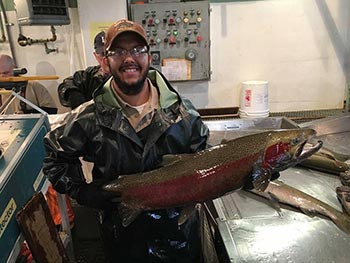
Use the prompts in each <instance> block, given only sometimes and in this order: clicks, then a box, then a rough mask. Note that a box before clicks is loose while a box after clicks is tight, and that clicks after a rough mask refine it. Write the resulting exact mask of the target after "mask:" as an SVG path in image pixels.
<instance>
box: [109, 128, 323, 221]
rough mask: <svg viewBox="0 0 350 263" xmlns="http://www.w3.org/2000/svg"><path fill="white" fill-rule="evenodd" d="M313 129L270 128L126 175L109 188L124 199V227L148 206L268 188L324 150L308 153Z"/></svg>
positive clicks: (318, 145) (121, 206)
mask: <svg viewBox="0 0 350 263" xmlns="http://www.w3.org/2000/svg"><path fill="white" fill-rule="evenodd" d="M315 133H316V132H315V131H314V130H312V129H291V130H276V131H267V132H262V133H258V134H254V135H248V136H244V137H240V138H237V139H234V140H231V141H227V142H225V143H224V144H220V145H218V146H214V147H212V148H209V149H206V150H203V151H200V152H198V153H194V154H182V155H175V156H174V161H173V162H171V163H170V164H168V165H166V166H163V167H161V168H158V169H155V170H152V171H149V172H144V173H139V174H132V175H125V176H120V177H119V178H118V179H116V180H114V181H112V182H110V183H108V184H105V185H104V186H103V189H104V190H105V191H107V192H108V193H109V194H110V195H111V196H116V197H118V201H119V202H120V204H119V207H118V208H119V212H120V215H121V217H122V223H123V225H124V226H127V225H129V224H130V223H131V222H132V221H133V220H134V219H135V218H136V216H137V215H138V214H139V213H141V212H142V211H145V210H155V209H162V208H168V207H179V206H186V205H189V204H193V203H198V202H204V201H207V200H210V199H214V198H217V197H219V196H222V195H224V194H225V193H227V192H230V191H233V190H237V189H240V188H242V187H243V186H245V185H246V184H247V183H249V184H252V186H253V187H254V188H255V189H257V190H261V191H262V190H264V189H265V188H266V186H267V185H268V183H269V181H270V177H271V174H272V173H274V172H278V171H282V170H284V169H287V168H288V167H291V166H294V165H296V164H297V163H299V162H301V161H302V160H304V159H305V158H308V157H309V156H311V155H312V154H313V153H315V152H316V151H318V150H319V149H320V148H321V146H322V143H321V142H318V143H316V144H315V145H314V147H311V148H309V149H308V150H307V151H304V150H303V148H304V145H305V143H306V142H307V141H308V140H309V139H310V138H311V137H313V136H314V135H315Z"/></svg>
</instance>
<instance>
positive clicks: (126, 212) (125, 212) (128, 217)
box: [118, 202, 142, 227]
mask: <svg viewBox="0 0 350 263" xmlns="http://www.w3.org/2000/svg"><path fill="white" fill-rule="evenodd" d="M118 212H119V215H120V217H121V219H122V225H123V227H127V226H129V225H130V224H131V223H132V222H134V221H135V219H136V218H137V217H138V216H139V215H140V214H141V212H142V210H141V209H133V208H131V207H129V206H127V205H126V204H124V203H123V202H121V203H120V204H119V205H118Z"/></svg>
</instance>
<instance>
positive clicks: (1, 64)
mask: <svg viewBox="0 0 350 263" xmlns="http://www.w3.org/2000/svg"><path fill="white" fill-rule="evenodd" d="M15 67H16V65H15V63H14V61H13V59H12V57H10V56H8V55H0V77H12V76H13V69H14V68H15ZM19 94H20V95H21V96H22V97H24V98H25V99H27V100H28V101H30V102H31V103H33V104H34V105H36V106H38V107H39V108H41V109H42V110H43V111H45V112H47V113H48V114H56V113H57V106H56V104H55V102H54V100H53V98H52V97H51V95H50V93H49V91H48V90H47V89H46V88H45V87H44V86H43V85H41V84H40V83H39V82H37V81H28V82H27V85H25V86H24V88H22V89H21V90H20V92H19ZM14 111H15V113H25V114H26V113H37V111H36V110H35V109H34V108H32V107H30V106H29V105H27V104H26V103H24V102H22V101H21V102H19V103H16V104H15V110H14Z"/></svg>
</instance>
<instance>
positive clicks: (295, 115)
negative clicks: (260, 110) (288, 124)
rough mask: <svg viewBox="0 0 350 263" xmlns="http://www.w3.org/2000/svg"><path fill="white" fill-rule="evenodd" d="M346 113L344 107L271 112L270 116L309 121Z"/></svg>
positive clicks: (297, 121) (298, 121)
mask: <svg viewBox="0 0 350 263" xmlns="http://www.w3.org/2000/svg"><path fill="white" fill-rule="evenodd" d="M341 113H344V110H343V109H328V110H310V111H287V112H271V113H270V117H286V118H288V119H290V120H292V121H294V122H296V123H303V122H308V121H312V120H316V119H322V118H326V117H330V116H335V115H338V114H341Z"/></svg>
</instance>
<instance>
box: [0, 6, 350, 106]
mask: <svg viewBox="0 0 350 263" xmlns="http://www.w3.org/2000/svg"><path fill="white" fill-rule="evenodd" d="M78 6H79V8H78V10H77V9H71V20H72V23H71V25H69V26H61V27H57V35H58V40H57V41H56V42H55V43H53V44H50V46H52V47H57V48H58V49H59V53H51V54H46V53H45V50H44V46H43V45H32V46H30V47H25V48H23V47H19V46H18V44H17V43H15V46H16V51H18V52H17V57H18V61H19V62H20V63H19V66H26V67H27V68H28V69H29V73H28V74H27V75H30V74H40V75H43V74H50V75H51V74H56V75H58V76H59V77H60V79H59V80H58V81H49V82H48V81H45V82H42V83H43V84H46V85H47V86H48V87H49V89H50V91H51V92H52V93H55V92H56V89H57V84H58V83H59V82H60V81H61V80H62V79H63V78H64V77H66V76H68V75H70V74H71V73H72V72H74V71H75V70H76V69H79V68H81V69H82V68H85V67H86V66H87V65H93V64H95V60H94V58H93V56H92V42H91V41H92V36H91V25H93V24H96V23H97V24H98V23H102V24H103V23H112V22H113V21H115V20H117V19H120V18H124V17H126V14H127V12H126V1H125V0H102V1H101V0H100V1H97V0H89V1H83V0H78ZM211 9H212V12H211V28H210V29H211V69H212V71H213V74H212V79H211V80H210V81H196V82H181V83H180V82H177V83H174V85H175V86H176V87H177V88H178V90H179V91H180V93H182V94H184V95H186V96H187V97H189V98H190V99H192V101H193V102H194V104H195V105H196V106H197V107H198V108H212V107H233V106H239V101H240V89H241V87H240V83H241V82H242V81H244V80H249V79H264V80H268V81H269V97H270V103H269V107H270V111H273V112H276V111H290V110H298V111H299V110H313V109H330V108H341V107H343V101H344V99H345V86H346V74H348V71H349V70H348V69H347V68H345V70H344V67H346V66H347V65H346V64H345V63H346V61H347V59H348V58H349V56H348V53H347V52H348V51H349V40H348V39H349V36H348V34H349V10H350V4H349V1H348V0H283V1H282V0H264V1H242V2H232V3H211ZM10 13H11V12H10ZM12 13H13V12H12ZM11 20H12V21H11V22H13V23H15V24H16V21H15V18H13V14H12V18H11ZM13 30H14V31H15V26H14V27H13ZM23 33H24V34H25V35H28V36H30V37H32V38H36V37H38V38H48V37H50V31H49V27H48V26H47V27H44V26H31V27H23ZM15 36H16V39H17V36H18V35H17V34H16V35H15ZM0 52H9V49H8V47H6V44H0ZM55 97H57V96H56V94H55ZM64 110H65V109H63V108H62V111H64Z"/></svg>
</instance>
